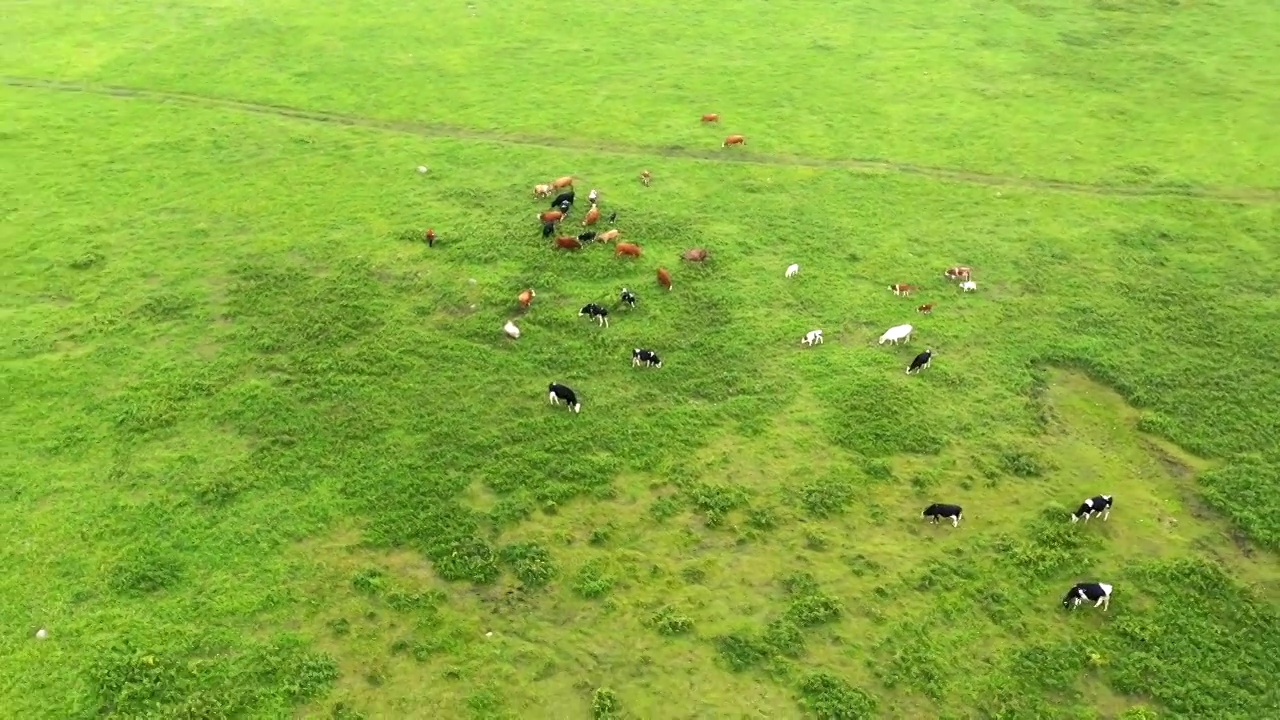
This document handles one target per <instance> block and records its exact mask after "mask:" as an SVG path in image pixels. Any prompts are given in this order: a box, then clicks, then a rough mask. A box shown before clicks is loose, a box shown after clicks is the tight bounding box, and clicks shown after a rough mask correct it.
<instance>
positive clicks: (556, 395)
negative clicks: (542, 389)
mask: <svg viewBox="0 0 1280 720" xmlns="http://www.w3.org/2000/svg"><path fill="white" fill-rule="evenodd" d="M547 401H548V402H550V403H551V404H552V405H559V404H560V403H561V402H563V403H564V404H565V406H566V407H568V408H569V409H570V410H572V411H574V412H575V413H576V412H579V411H581V410H582V403H580V402H578V394H577V393H575V392H574V391H572V390H570V389H569V387H568V386H566V385H561V384H560V383H551V385H550V386H548V387H547Z"/></svg>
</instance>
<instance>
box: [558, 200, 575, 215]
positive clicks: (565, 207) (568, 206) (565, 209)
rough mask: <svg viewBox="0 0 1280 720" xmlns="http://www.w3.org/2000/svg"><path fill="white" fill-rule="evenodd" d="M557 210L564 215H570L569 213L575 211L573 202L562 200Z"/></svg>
mask: <svg viewBox="0 0 1280 720" xmlns="http://www.w3.org/2000/svg"><path fill="white" fill-rule="evenodd" d="M556 209H557V210H559V211H560V212H562V213H564V214H565V215H568V214H569V211H570V210H572V209H573V201H572V200H562V201H560V204H559V205H557V206H556Z"/></svg>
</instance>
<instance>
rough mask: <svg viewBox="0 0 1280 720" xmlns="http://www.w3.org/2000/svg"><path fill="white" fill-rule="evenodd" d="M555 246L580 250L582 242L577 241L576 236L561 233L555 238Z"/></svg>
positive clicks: (562, 248)
mask: <svg viewBox="0 0 1280 720" xmlns="http://www.w3.org/2000/svg"><path fill="white" fill-rule="evenodd" d="M556 247H558V248H560V249H561V250H581V249H582V243H580V242H578V238H576V237H571V236H568V235H561V236H560V237H558V238H556Z"/></svg>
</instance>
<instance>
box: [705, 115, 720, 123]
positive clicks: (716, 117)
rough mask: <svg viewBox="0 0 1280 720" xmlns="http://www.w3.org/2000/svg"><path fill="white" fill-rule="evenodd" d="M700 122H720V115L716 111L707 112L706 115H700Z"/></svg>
mask: <svg viewBox="0 0 1280 720" xmlns="http://www.w3.org/2000/svg"><path fill="white" fill-rule="evenodd" d="M702 122H704V123H708V122H720V115H719V114H717V113H707V114H706V115H703V116H702Z"/></svg>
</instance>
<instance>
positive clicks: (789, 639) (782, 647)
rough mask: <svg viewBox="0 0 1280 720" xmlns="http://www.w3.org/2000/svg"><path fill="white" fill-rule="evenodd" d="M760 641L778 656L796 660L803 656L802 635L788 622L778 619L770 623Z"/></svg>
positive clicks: (797, 628) (798, 629)
mask: <svg viewBox="0 0 1280 720" xmlns="http://www.w3.org/2000/svg"><path fill="white" fill-rule="evenodd" d="M761 641H762V642H763V643H764V644H765V645H767V646H769V647H770V648H772V649H773V651H774V652H775V653H777V654H779V655H785V656H787V657H791V658H798V657H800V656H801V655H803V654H804V634H803V633H801V632H800V628H799V627H797V626H796V624H795V623H793V622H791V621H790V620H786V619H783V618H779V619H777V620H774V621H772V622H770V623H769V624H768V626H766V627H765V630H764V635H763V636H762V637H761Z"/></svg>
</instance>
